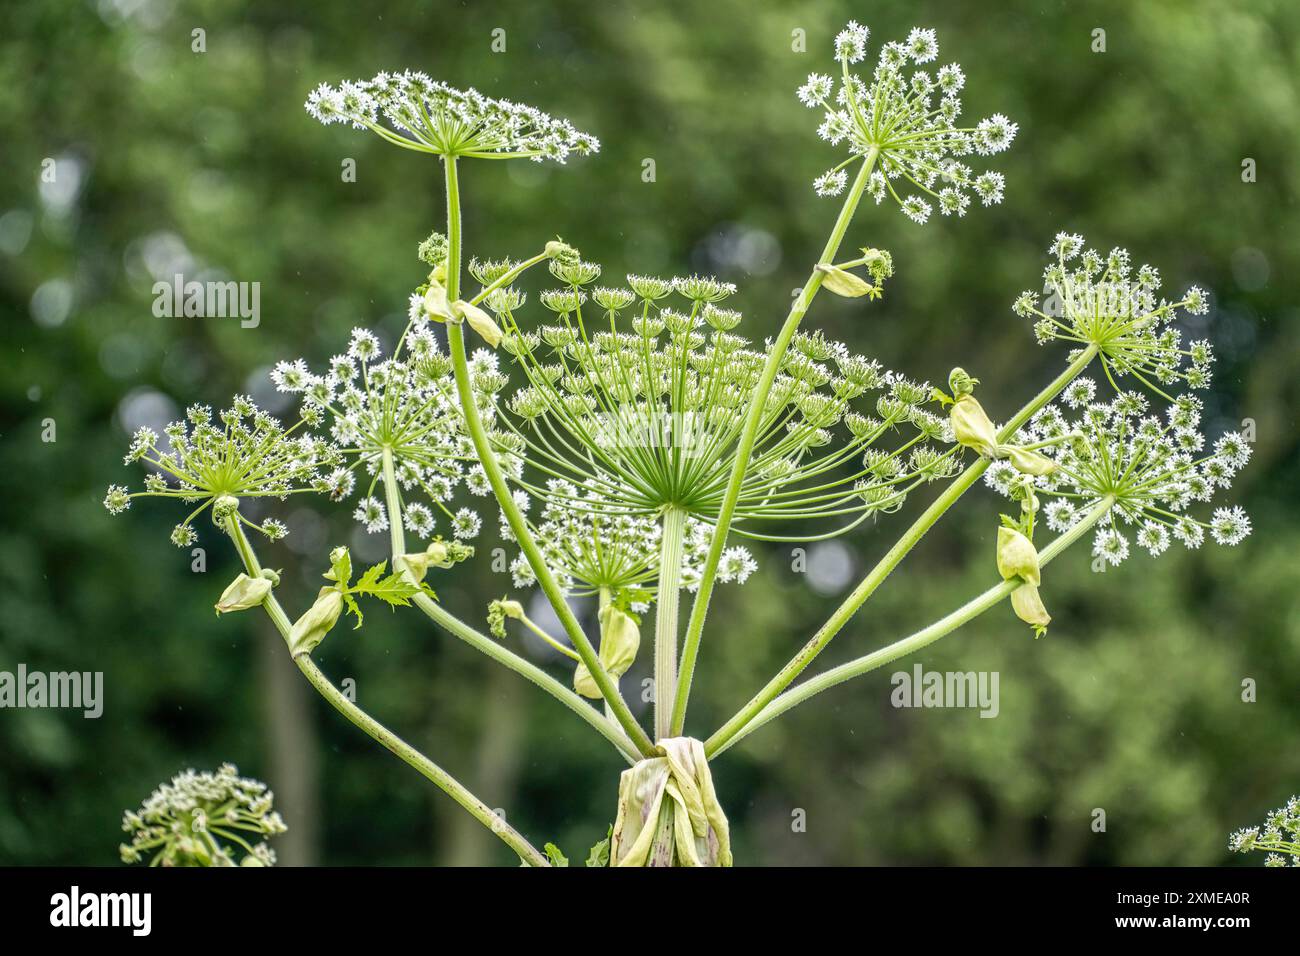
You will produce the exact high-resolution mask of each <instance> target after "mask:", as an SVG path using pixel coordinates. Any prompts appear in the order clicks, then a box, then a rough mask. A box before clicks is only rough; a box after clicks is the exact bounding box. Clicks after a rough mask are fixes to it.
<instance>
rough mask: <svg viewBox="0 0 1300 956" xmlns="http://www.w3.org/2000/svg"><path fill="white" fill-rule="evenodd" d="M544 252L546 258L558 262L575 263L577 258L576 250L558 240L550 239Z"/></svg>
mask: <svg viewBox="0 0 1300 956" xmlns="http://www.w3.org/2000/svg"><path fill="white" fill-rule="evenodd" d="M545 252H546V258H548V259H555V260H556V261H558V262H576V261H577V260H578V258H579V256H578V250H577V249H575V248H573V246H571V245H569V244H568V243H566V242H564V241H563V240H560V239H552V240H551V241H550V242H548V243H547V244H546V248H545Z"/></svg>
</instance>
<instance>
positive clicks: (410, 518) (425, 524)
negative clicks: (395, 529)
mask: <svg viewBox="0 0 1300 956" xmlns="http://www.w3.org/2000/svg"><path fill="white" fill-rule="evenodd" d="M402 518H403V520H404V521H405V522H406V527H408V528H410V529H411V533H412V534H414V535H416V537H419V538H427V537H429V535H430V534H431V533H432V532H433V524H434V521H433V512H432V511H430V510H429V507H428V506H427V505H422V504H420V503H419V502H413V503H412V504H408V505H406V507H405V509H404V511H403V515H402Z"/></svg>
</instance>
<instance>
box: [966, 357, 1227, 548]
mask: <svg viewBox="0 0 1300 956" xmlns="http://www.w3.org/2000/svg"><path fill="white" fill-rule="evenodd" d="M1095 390H1096V388H1095V384H1094V383H1093V382H1091V381H1090V380H1088V379H1078V380H1076V381H1075V383H1074V384H1073V386H1072V387H1071V389H1070V390H1068V391H1067V393H1066V394H1065V396H1064V399H1063V401H1061V402H1060V403H1057V404H1053V405H1049V406H1048V407H1046V408H1044V409H1043V410H1042V411H1040V412H1039V413H1038V414H1037V415H1035V416H1034V417H1033V418H1032V419H1031V420H1030V422H1029V424H1028V425H1026V426H1025V427H1024V428H1023V429H1021V430H1020V431H1019V432H1018V433H1017V435H1016V438H1015V441H1016V442H1017V443H1019V444H1022V445H1028V446H1030V447H1033V446H1034V445H1035V444H1038V443H1043V447H1041V448H1039V449H1038V451H1039V453H1040V454H1042V455H1045V456H1047V457H1049V458H1051V459H1053V460H1054V461H1055V462H1056V464H1057V466H1058V467H1057V469H1056V470H1055V471H1053V472H1052V473H1051V474H1049V475H1044V476H1040V477H1037V478H1033V479H1029V478H1027V477H1025V476H1023V475H1021V474H1020V473H1019V472H1017V471H1016V470H1015V469H1014V468H1013V467H1011V465H1010V464H1009V463H1007V462H1001V461H1000V462H995V463H994V464H993V465H992V466H991V467H990V468H989V470H988V471H987V472H986V474H985V481H986V482H987V483H988V484H989V485H990V486H991V487H993V488H995V489H997V490H998V491H999V492H1001V493H1003V494H1008V495H1011V494H1015V493H1017V492H1018V491H1019V490H1020V489H1022V488H1023V487H1024V485H1025V483H1027V482H1032V485H1033V489H1034V491H1035V492H1036V493H1037V494H1038V495H1039V496H1040V497H1042V498H1046V499H1047V503H1046V504H1044V505H1043V506H1042V513H1043V515H1044V517H1045V519H1046V522H1047V526H1048V527H1049V528H1050V529H1052V530H1053V531H1057V532H1061V531H1066V530H1068V529H1069V528H1070V527H1072V526H1073V525H1074V524H1075V522H1076V521H1078V520H1079V518H1080V517H1082V516H1083V515H1084V514H1085V513H1087V512H1088V511H1089V510H1090V509H1092V508H1093V507H1094V506H1096V505H1097V504H1099V503H1100V502H1101V501H1102V500H1103V499H1104V498H1106V497H1108V496H1109V497H1111V498H1112V499H1113V500H1114V507H1113V508H1112V509H1111V511H1110V513H1109V514H1108V515H1107V517H1106V518H1105V519H1103V521H1102V522H1100V523H1099V524H1098V529H1097V531H1096V534H1095V537H1094V539H1093V554H1094V555H1095V556H1097V557H1100V558H1102V559H1104V560H1105V561H1106V562H1107V563H1109V564H1112V565H1115V564H1119V563H1120V562H1121V561H1123V560H1124V559H1125V558H1127V557H1128V555H1129V544H1130V535H1131V536H1132V538H1133V540H1134V541H1136V543H1137V544H1138V545H1139V546H1141V547H1142V548H1144V549H1145V550H1146V551H1148V552H1149V553H1150V554H1152V555H1159V554H1161V553H1163V552H1164V551H1165V550H1166V549H1167V548H1168V547H1169V545H1170V542H1171V541H1174V540H1176V541H1178V542H1180V543H1181V544H1183V545H1184V546H1185V547H1188V548H1198V547H1200V546H1201V544H1202V543H1203V542H1204V540H1205V536H1206V533H1207V532H1208V533H1209V536H1210V537H1211V538H1213V540H1214V541H1215V542H1217V543H1218V544H1223V545H1235V544H1238V543H1240V542H1241V541H1242V540H1243V539H1244V538H1245V537H1246V536H1247V535H1248V534H1249V533H1250V519H1249V517H1248V516H1247V515H1246V512H1245V511H1243V510H1242V509H1241V508H1240V507H1236V506H1233V507H1219V508H1216V509H1215V510H1214V511H1213V513H1212V514H1211V515H1210V518H1209V520H1208V521H1206V520H1200V519H1198V518H1195V517H1193V516H1192V515H1191V514H1189V513H1188V510H1189V509H1190V508H1192V507H1193V506H1194V505H1196V504H1197V503H1202V502H1209V501H1211V500H1212V499H1213V498H1214V496H1215V494H1216V493H1217V492H1219V491H1221V490H1226V489H1227V488H1229V487H1230V486H1231V485H1232V481H1233V478H1234V477H1235V476H1236V474H1237V472H1238V471H1239V470H1240V469H1241V468H1242V467H1243V466H1244V465H1245V464H1246V462H1247V461H1249V460H1250V444H1249V443H1248V442H1247V441H1246V440H1245V438H1244V437H1243V436H1242V435H1241V434H1239V433H1237V432H1228V433H1226V434H1224V435H1223V436H1221V437H1220V438H1219V439H1218V441H1216V442H1215V443H1214V445H1213V447H1211V448H1207V447H1206V440H1205V437H1204V435H1202V433H1201V431H1200V430H1199V428H1200V418H1201V404H1200V401H1199V400H1198V399H1197V398H1195V397H1194V396H1191V395H1183V396H1181V397H1179V398H1178V399H1177V400H1175V402H1174V403H1173V404H1172V405H1170V406H1169V407H1168V408H1167V409H1166V410H1165V414H1164V416H1163V417H1161V416H1158V415H1156V414H1153V413H1152V412H1151V411H1150V408H1149V403H1148V401H1147V399H1146V398H1145V397H1144V396H1143V395H1141V394H1140V393H1137V392H1122V393H1120V394H1119V395H1118V396H1116V397H1115V399H1114V400H1112V401H1110V402H1105V403H1100V402H1094V401H1092V396H1093V393H1094V392H1095ZM1115 515H1118V517H1119V520H1118V521H1116V520H1114V516H1115Z"/></svg>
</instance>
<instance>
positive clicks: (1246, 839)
mask: <svg viewBox="0 0 1300 956" xmlns="http://www.w3.org/2000/svg"><path fill="white" fill-rule="evenodd" d="M1228 849H1230V850H1232V851H1233V852H1234V853H1250V852H1251V851H1254V850H1259V851H1261V852H1263V853H1267V854H1268V856H1266V857H1265V858H1264V865H1265V866H1286V865H1287V860H1288V859H1290V861H1291V866H1300V797H1292V798H1291V799H1290V800H1288V801H1287V802H1286V805H1285V806H1282V807H1278V808H1277V809H1276V810H1274V811H1273V812H1272V813H1270V814H1269V815H1268V817H1267V818H1266V819H1265V820H1264V826H1263V827H1262V828H1261V827H1246V828H1245V829H1242V830H1238V831H1237V832H1236V833H1234V834H1233V835H1232V836H1231V838H1229V840H1228Z"/></svg>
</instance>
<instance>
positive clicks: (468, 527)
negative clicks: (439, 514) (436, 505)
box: [451, 508, 483, 539]
mask: <svg viewBox="0 0 1300 956" xmlns="http://www.w3.org/2000/svg"><path fill="white" fill-rule="evenodd" d="M482 526H483V521H482V519H481V518H479V516H478V515H477V514H475V513H474V512H473V511H470V510H469V509H468V508H461V509H460V510H459V511H457V512H456V516H455V517H454V518H452V519H451V531H452V534H453V535H455V536H456V537H457V538H460V539H464V538H474V537H477V536H478V533H479V529H480V528H481V527H482Z"/></svg>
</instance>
